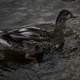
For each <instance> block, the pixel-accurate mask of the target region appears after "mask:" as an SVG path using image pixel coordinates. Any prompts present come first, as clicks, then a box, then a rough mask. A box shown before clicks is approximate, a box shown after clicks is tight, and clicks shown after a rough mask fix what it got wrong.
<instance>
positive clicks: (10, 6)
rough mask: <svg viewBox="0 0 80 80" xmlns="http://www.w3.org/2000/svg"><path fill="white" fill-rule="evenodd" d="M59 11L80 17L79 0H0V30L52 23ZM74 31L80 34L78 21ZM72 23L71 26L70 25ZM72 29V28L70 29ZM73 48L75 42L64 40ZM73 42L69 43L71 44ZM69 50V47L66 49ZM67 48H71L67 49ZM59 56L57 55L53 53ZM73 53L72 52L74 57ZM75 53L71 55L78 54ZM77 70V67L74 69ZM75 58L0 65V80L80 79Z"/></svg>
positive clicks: (46, 58) (54, 58)
mask: <svg viewBox="0 0 80 80" xmlns="http://www.w3.org/2000/svg"><path fill="white" fill-rule="evenodd" d="M61 9H68V10H70V11H72V13H74V14H75V15H78V16H79V14H80V1H79V0H73V1H71V0H70V1H69V0H68V1H67V0H0V29H1V30H2V29H14V28H20V27H21V26H24V25H28V24H35V23H44V22H53V23H54V22H55V19H56V16H57V15H58V13H59V11H60V10H61ZM74 22H76V23H78V25H77V27H76V28H75V27H74V26H75V24H74V25H73V27H74V31H75V30H76V31H78V32H79V31H80V28H79V19H78V20H77V21H74ZM74 22H73V23H74ZM71 27H72V26H71ZM67 40H70V41H66V42H65V43H66V44H67V43H70V44H71V45H69V46H72V47H74V43H75V42H76V40H73V39H67ZM72 42H73V43H72ZM68 48H69V47H68ZM70 48H71V47H70ZM56 53H57V54H60V52H56ZM74 53H75V52H72V54H74ZM78 53H79V51H77V52H76V53H75V54H76V55H78ZM10 65H11V66H10ZM76 67H77V68H76ZM79 67H80V59H79V55H78V56H75V57H72V58H71V59H69V60H64V58H61V57H60V56H59V55H53V54H51V55H47V56H46V57H45V58H44V62H43V63H41V64H40V66H39V64H37V63H36V64H26V65H18V64H15V65H14V64H9V66H6V65H0V74H1V77H0V80H80V72H79V71H80V68H79Z"/></svg>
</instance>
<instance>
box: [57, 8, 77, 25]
mask: <svg viewBox="0 0 80 80" xmlns="http://www.w3.org/2000/svg"><path fill="white" fill-rule="evenodd" d="M71 18H76V16H74V15H73V14H72V13H71V12H70V11H68V10H66V9H64V10H61V11H60V12H59V15H58V16H57V19H56V24H63V23H65V22H66V21H67V20H69V19H71Z"/></svg>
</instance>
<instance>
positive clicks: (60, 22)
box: [55, 19, 66, 31]
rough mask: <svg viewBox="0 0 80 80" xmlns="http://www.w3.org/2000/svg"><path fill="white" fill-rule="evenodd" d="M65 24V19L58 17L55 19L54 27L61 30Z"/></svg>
mask: <svg viewBox="0 0 80 80" xmlns="http://www.w3.org/2000/svg"><path fill="white" fill-rule="evenodd" d="M65 24H66V20H64V19H58V20H56V23H55V29H57V30H62V31H63V30H64V29H65V26H66V25H65Z"/></svg>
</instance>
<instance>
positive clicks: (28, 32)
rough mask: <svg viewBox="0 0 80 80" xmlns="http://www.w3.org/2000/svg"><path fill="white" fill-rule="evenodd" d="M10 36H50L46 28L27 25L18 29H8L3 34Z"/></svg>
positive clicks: (44, 37)
mask: <svg viewBox="0 0 80 80" xmlns="http://www.w3.org/2000/svg"><path fill="white" fill-rule="evenodd" d="M7 35H8V36H9V37H11V38H12V39H21V40H37V41H41V40H46V39H47V38H48V32H47V31H46V30H44V29H40V28H37V27H27V28H21V29H16V30H11V31H8V32H7V33H6V34H3V36H7Z"/></svg>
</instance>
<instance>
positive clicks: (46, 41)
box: [0, 9, 76, 62]
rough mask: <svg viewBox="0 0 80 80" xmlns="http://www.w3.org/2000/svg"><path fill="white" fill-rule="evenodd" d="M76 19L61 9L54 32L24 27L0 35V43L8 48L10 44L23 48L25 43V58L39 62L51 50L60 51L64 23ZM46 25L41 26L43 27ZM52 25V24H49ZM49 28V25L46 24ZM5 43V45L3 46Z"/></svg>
mask: <svg viewBox="0 0 80 80" xmlns="http://www.w3.org/2000/svg"><path fill="white" fill-rule="evenodd" d="M72 18H76V16H74V15H73V14H72V13H71V12H70V11H69V10H66V9H63V10H61V11H60V12H59V14H58V16H57V19H56V22H55V24H53V26H54V25H55V27H54V30H51V31H47V30H45V29H41V28H38V27H36V26H35V25H33V26H25V27H22V28H20V29H14V30H9V31H7V32H4V33H3V34H2V35H1V40H2V41H0V43H1V44H2V45H6V46H8V47H12V46H13V45H12V44H11V43H16V44H19V45H21V46H23V42H24V41H25V42H26V44H27V47H28V48H27V49H26V55H25V56H26V58H34V57H35V59H36V60H37V61H38V62H41V61H42V58H43V54H44V53H51V52H52V51H53V49H55V48H56V49H62V48H63V45H64V41H65V39H64V30H65V28H66V21H67V20H69V19H72ZM45 25H47V24H44V25H42V26H43V27H44V26H45ZM51 25H52V24H51ZM48 26H49V24H48ZM4 43H5V44H4Z"/></svg>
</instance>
